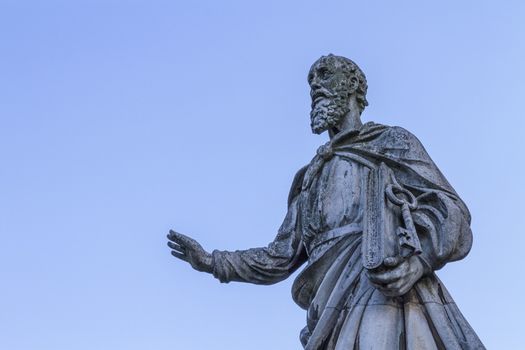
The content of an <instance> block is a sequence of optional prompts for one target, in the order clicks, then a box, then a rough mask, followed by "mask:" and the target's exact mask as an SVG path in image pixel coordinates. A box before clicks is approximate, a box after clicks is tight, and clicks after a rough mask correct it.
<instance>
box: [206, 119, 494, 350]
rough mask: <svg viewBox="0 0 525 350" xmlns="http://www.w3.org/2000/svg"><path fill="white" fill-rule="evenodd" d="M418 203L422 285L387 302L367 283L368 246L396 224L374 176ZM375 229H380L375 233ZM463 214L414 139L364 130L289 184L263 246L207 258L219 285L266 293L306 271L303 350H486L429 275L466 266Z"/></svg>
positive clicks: (466, 217)
mask: <svg viewBox="0 0 525 350" xmlns="http://www.w3.org/2000/svg"><path fill="white" fill-rule="evenodd" d="M384 168H387V169H388V171H389V173H390V174H391V176H392V178H394V179H395V181H396V184H399V185H400V186H402V187H403V188H404V189H405V190H408V191H410V193H412V194H413V196H414V197H415V198H417V203H418V205H417V208H416V209H415V210H413V211H412V212H411V215H412V218H413V222H414V223H415V227H416V232H417V237H418V238H419V241H420V245H421V250H422V253H421V254H420V255H418V256H417V258H418V259H420V260H421V262H422V265H423V266H424V270H425V271H424V275H423V277H422V278H421V279H420V280H419V281H418V282H416V283H415V284H414V286H413V287H412V289H411V290H410V291H409V292H408V293H406V294H405V295H403V296H400V297H388V296H385V295H384V294H383V293H382V292H381V291H379V290H378V289H376V288H375V287H374V286H373V285H372V284H371V283H370V281H369V280H368V277H367V276H366V271H367V270H366V268H365V266H368V265H370V264H369V262H370V261H368V260H367V259H369V256H368V255H367V254H368V253H367V252H368V250H367V249H368V247H369V246H370V245H371V244H372V246H373V245H374V244H375V243H374V242H375V240H377V239H378V237H379V236H378V235H384V234H385V232H387V233H388V232H394V231H395V230H396V229H397V227H394V226H398V225H399V223H400V222H402V221H401V220H398V221H397V222H394V221H388V220H386V221H382V220H383V219H384V217H388V215H390V216H391V217H393V216H396V217H399V216H400V214H399V211H397V212H394V211H393V210H392V209H391V208H390V209H389V207H388V206H387V205H386V204H385V202H386V201H385V200H384V198H385V195H384V193H383V188H382V187H381V186H380V184H379V182H378V181H380V180H379V173H380V171H379V169H384ZM378 222H382V223H383V224H384V225H383V226H382V227H379V229H378V224H377V223H378ZM471 245H472V232H471V230H470V213H469V211H468V209H467V207H466V205H465V204H464V203H463V201H462V200H461V199H460V198H459V197H458V195H457V194H456V192H455V191H454V189H453V188H452V187H451V186H450V184H449V183H448V181H447V180H446V179H445V177H444V176H443V175H442V174H441V172H440V171H439V170H438V168H437V167H436V165H435V164H434V163H433V161H432V160H431V159H430V157H429V156H428V154H427V152H426V151H425V149H424V148H423V146H422V145H421V143H420V142H419V140H418V139H417V138H416V137H415V136H414V135H412V134H411V133H409V132H408V131H406V130H404V129H402V128H400V127H388V126H384V125H380V124H375V123H366V124H364V125H363V126H362V127H361V128H360V129H358V130H349V131H346V132H343V133H339V134H337V135H335V137H334V138H333V139H332V140H331V141H330V142H328V143H327V144H326V145H324V146H321V147H320V148H319V150H318V152H317V155H316V156H315V157H314V158H313V160H312V161H311V163H310V164H309V165H308V166H306V167H304V168H303V169H301V170H300V171H299V172H298V173H297V175H296V176H295V178H294V181H293V185H292V188H291V190H290V194H289V199H288V213H287V215H286V217H285V219H284V222H283V224H282V225H281V227H280V229H279V231H278V234H277V236H276V238H275V239H274V241H273V242H271V243H270V244H269V245H268V246H267V247H262V248H253V249H248V250H239V251H234V252H230V251H219V250H215V251H214V252H213V254H212V255H213V265H214V269H213V275H214V276H215V277H216V278H218V279H219V280H220V281H221V282H224V283H227V282H230V281H239V282H249V283H255V284H273V283H277V282H279V281H282V280H284V279H286V278H287V277H288V276H290V275H291V274H292V273H293V272H294V271H296V270H297V269H298V268H299V267H300V266H302V265H303V264H306V266H305V267H304V269H303V270H302V271H301V272H300V274H299V275H298V277H297V278H296V280H295V281H294V284H293V287H292V295H293V298H294V301H295V302H296V303H297V304H298V305H299V306H300V307H301V308H303V309H305V310H307V322H306V327H305V328H304V329H303V330H302V331H301V334H300V339H301V343H302V344H303V347H304V348H305V349H306V350H352V349H373V350H382V349H385V350H386V349H389V350H392V349H411V350H424V349H447V350H452V349H458V350H459V349H469V350H470V349H484V346H483V344H482V343H481V341H480V340H479V338H478V337H477V335H476V334H475V332H474V331H473V329H472V328H471V327H470V325H469V324H468V322H467V321H466V320H465V318H464V317H463V315H462V314H461V312H460V311H459V309H458V307H457V306H456V304H455V303H454V300H453V299H452V297H451V296H450V294H449V293H448V291H447V290H446V288H445V287H444V285H443V284H442V283H441V281H440V280H439V278H438V277H437V276H436V274H435V273H434V271H436V270H438V269H440V268H442V267H443V266H444V265H445V264H446V263H447V262H451V261H455V260H459V259H462V258H463V257H465V256H466V255H467V254H468V252H469V250H470V248H471Z"/></svg>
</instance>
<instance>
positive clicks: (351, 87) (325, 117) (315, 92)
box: [308, 54, 368, 134]
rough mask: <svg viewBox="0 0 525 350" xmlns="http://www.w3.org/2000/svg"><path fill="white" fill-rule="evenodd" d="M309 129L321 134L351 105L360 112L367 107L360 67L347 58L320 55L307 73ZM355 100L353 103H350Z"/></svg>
mask: <svg viewBox="0 0 525 350" xmlns="http://www.w3.org/2000/svg"><path fill="white" fill-rule="evenodd" d="M308 84H310V88H311V91H310V96H311V97H312V111H311V112H310V119H311V127H312V132H314V133H316V134H320V133H322V132H324V131H326V130H329V129H331V128H334V127H337V126H338V125H339V123H340V122H341V120H342V119H343V118H344V117H345V115H347V114H348V112H349V111H350V108H352V107H351V106H354V107H353V108H358V109H359V111H358V112H359V114H361V112H362V111H363V110H364V109H365V107H366V106H368V102H367V100H366V90H367V87H368V86H367V83H366V77H365V75H364V73H363V72H362V71H361V69H360V68H359V67H358V66H357V64H355V63H354V62H353V61H351V60H349V59H348V58H345V57H341V56H335V55H332V54H330V55H328V56H322V57H321V58H319V59H318V60H317V61H316V62H315V63H314V64H313V65H312V68H310V72H309V73H308ZM352 100H354V102H355V103H350V102H351V101H352Z"/></svg>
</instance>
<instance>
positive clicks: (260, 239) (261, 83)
mask: <svg viewBox="0 0 525 350" xmlns="http://www.w3.org/2000/svg"><path fill="white" fill-rule="evenodd" d="M524 18H525V2H523V1H518V0H516V1H480V0H477V1H468V0H467V1H455V0H443V1H415V0H413V1H350V0H346V1H333V0H329V1H322V2H321V1H310V0H302V1H276V0H265V1H177V0H176V1H152V0H150V1H145V0H144V1H116V0H104V1H101V0H98V1H97V0H91V1H87V0H77V1H65V0H64V1H56V0H46V1H23V0H0V78H1V81H2V83H1V84H0V161H1V164H2V167H1V170H0V242H1V243H0V278H1V281H0V285H1V286H2V288H1V292H0V349H9V350H40V349H42V350H66V349H67V350H70V349H75V350H106V349H107V350H110V349H111V350H115V349H122V350H135V349H155V350H168V349H191V350H201V349H232V350H236V349H253V350H268V349H277V350H280V349H283V350H289V349H299V348H300V343H299V341H298V334H299V331H300V329H301V328H302V327H303V326H304V323H305V312H304V311H303V310H301V309H299V307H297V306H296V305H295V304H294V303H293V301H292V299H291V295H290V286H291V282H292V280H293V278H290V279H289V280H287V281H285V282H282V283H280V284H278V285H274V286H270V287H261V286H254V285H246V284H238V283H237V284H236V283H233V284H228V285H224V284H220V283H218V281H216V280H215V279H213V278H212V277H211V276H209V275H205V274H202V273H197V272H195V271H193V270H191V268H190V267H189V266H188V265H185V264H183V263H182V262H181V261H176V260H175V259H174V258H172V257H171V255H170V254H169V249H168V248H167V247H166V240H165V235H166V233H167V232H168V230H169V229H170V228H174V229H176V230H178V231H180V232H183V233H186V234H188V235H191V236H193V237H195V238H196V239H198V240H199V241H200V242H201V243H202V244H203V246H204V247H205V248H207V249H210V250H211V249H214V248H218V249H242V248H249V247H256V246H263V245H266V244H267V243H268V242H269V241H271V240H272V239H273V237H274V235H275V233H276V231H277V228H278V227H279V225H280V223H281V220H282V219H283V218H284V215H285V212H286V197H287V195H288V189H289V186H290V184H291V180H292V178H293V175H294V173H295V172H296V171H297V170H298V169H299V168H300V167H301V166H303V165H304V164H306V163H307V162H309V160H310V159H311V157H312V156H313V155H314V152H315V150H316V148H317V147H318V145H320V144H322V143H324V142H325V141H326V138H327V136H325V135H323V136H315V135H312V134H311V132H310V130H309V117H308V113H309V106H310V102H309V96H308V92H309V90H308V86H307V83H306V75H307V71H308V69H309V67H310V65H311V64H312V63H313V62H314V61H315V60H316V59H317V58H318V57H319V56H321V55H323V54H327V53H330V52H332V53H334V54H338V55H344V56H347V57H349V58H351V59H353V60H355V61H356V62H357V63H358V64H359V65H360V66H361V68H362V69H363V70H364V71H365V73H366V75H367V77H368V83H369V94H368V100H369V102H370V106H369V107H368V108H367V110H366V111H365V113H364V115H363V120H364V121H370V120H373V121H375V122H379V123H384V124H389V125H400V126H403V127H405V128H406V129H408V130H410V131H412V132H413V133H414V134H416V135H417V136H418V138H419V139H420V140H421V141H422V142H423V144H424V145H425V147H426V148H427V150H428V152H429V153H430V155H431V157H432V158H433V159H434V160H435V162H436V163H437V164H438V166H439V167H440V168H441V170H442V171H443V173H444V174H445V175H446V177H447V178H448V179H449V181H450V182H451V183H452V185H453V186H454V187H455V188H456V190H457V191H458V193H459V194H460V195H461V196H462V197H463V199H464V200H465V201H466V203H467V204H468V205H469V208H470V209H471V212H472V216H473V223H472V227H473V230H474V235H475V237H474V247H473V249H472V251H471V253H470V255H469V256H468V257H467V258H466V259H465V260H464V261H462V262H459V263H452V264H449V265H447V266H445V268H444V269H442V270H441V271H439V273H438V274H439V276H440V277H441V278H442V280H443V281H444V282H445V284H446V286H447V288H448V289H449V291H450V292H451V294H452V295H453V297H454V298H455V300H456V302H457V303H458V305H459V307H460V309H461V310H462V312H463V313H464V314H465V316H466V318H467V319H468V320H469V322H470V323H471V325H472V326H473V327H474V329H475V330H476V331H477V333H478V334H479V336H480V338H481V339H482V340H483V341H484V342H485V344H486V346H487V347H488V348H489V349H520V348H523V331H524V328H523V314H524V312H525V307H524V305H525V302H524V300H523V290H524V288H525V282H524V277H525V276H524V269H523V259H522V258H523V256H524V255H525V254H524V247H525V230H524V228H523V217H524V215H525V214H524V209H525V205H523V203H524V202H523V201H524V198H525V190H524V187H523V179H524V173H525V167H524V166H523V160H524V154H525V153H524V152H525V146H524V144H525V141H524V137H525V136H524V135H525V122H524V113H523V110H524V107H523V101H524V96H525V83H524V81H525V68H524V65H523V62H525V40H524V38H525V21H524V20H523V19H524Z"/></svg>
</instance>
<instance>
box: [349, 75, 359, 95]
mask: <svg viewBox="0 0 525 350" xmlns="http://www.w3.org/2000/svg"><path fill="white" fill-rule="evenodd" d="M358 87H359V79H358V78H357V76H355V75H354V76H352V77H351V78H350V81H349V83H348V89H349V90H350V92H352V93H353V92H355V91H356V90H357V88H358Z"/></svg>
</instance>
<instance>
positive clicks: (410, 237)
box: [385, 184, 421, 259]
mask: <svg viewBox="0 0 525 350" xmlns="http://www.w3.org/2000/svg"><path fill="white" fill-rule="evenodd" d="M385 193H386V196H387V198H388V200H389V201H390V202H392V203H393V204H395V205H398V206H400V207H401V213H402V216H403V222H404V224H405V227H398V229H397V232H396V233H397V236H398V237H399V246H400V251H399V255H400V256H401V257H402V258H403V259H408V258H410V257H411V256H412V255H418V254H421V243H420V242H419V237H418V236H417V232H416V226H415V225H414V220H413V219H412V213H411V212H410V211H411V210H415V209H416V208H417V199H416V197H414V195H413V194H412V192H410V191H408V190H406V189H404V188H403V187H401V186H400V185H397V184H390V185H388V186H387V188H386V189H385Z"/></svg>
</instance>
